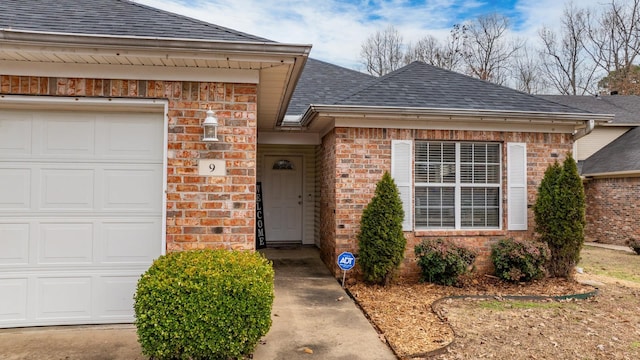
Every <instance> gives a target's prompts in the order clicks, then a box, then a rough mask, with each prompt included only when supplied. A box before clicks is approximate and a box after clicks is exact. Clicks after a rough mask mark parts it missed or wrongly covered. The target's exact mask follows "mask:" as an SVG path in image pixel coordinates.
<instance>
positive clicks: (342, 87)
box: [287, 58, 376, 115]
mask: <svg viewBox="0 0 640 360" xmlns="http://www.w3.org/2000/svg"><path fill="white" fill-rule="evenodd" d="M375 79H376V77H374V76H372V75H369V74H365V73H361V72H359V71H355V70H351V69H347V68H343V67H341V66H338V65H333V64H329V63H326V62H324V61H320V60H315V59H312V58H309V59H308V60H307V64H306V65H305V67H304V70H302V75H301V76H300V80H298V85H297V86H296V90H295V91H294V93H293V96H292V97H291V102H290V103H289V108H288V109H287V115H300V114H302V113H304V112H305V111H306V110H307V108H308V107H309V105H310V104H323V105H327V104H333V103H335V102H336V101H338V100H340V99H341V98H343V97H344V96H345V95H347V94H348V93H350V92H351V91H353V89H355V88H358V87H360V86H362V85H363V84H366V83H369V82H371V81H373V80H375Z"/></svg>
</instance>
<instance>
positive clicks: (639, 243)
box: [627, 239, 640, 255]
mask: <svg viewBox="0 0 640 360" xmlns="http://www.w3.org/2000/svg"><path fill="white" fill-rule="evenodd" d="M627 245H628V246H629V247H630V248H631V250H633V251H634V252H635V253H636V254H638V255H640V240H638V239H629V240H628V241H627Z"/></svg>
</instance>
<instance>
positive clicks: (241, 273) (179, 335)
mask: <svg viewBox="0 0 640 360" xmlns="http://www.w3.org/2000/svg"><path fill="white" fill-rule="evenodd" d="M273 277H274V272H273V267H272V265H271V262H270V261H269V260H267V259H265V258H264V257H263V256H262V255H261V254H259V253H257V252H240V251H227V250H197V251H184V252H176V253H170V254H168V255H165V256H161V257H160V258H158V259H157V260H156V261H154V262H153V264H152V265H151V267H150V268H149V269H148V270H147V272H145V273H144V274H143V275H142V277H141V278H140V280H139V281H138V287H137V291H136V294H135V304H134V309H135V315H136V320H135V325H136V327H137V333H138V341H139V342H140V345H141V346H142V352H143V353H144V354H145V355H147V356H149V357H151V358H153V359H224V360H227V359H234V358H241V357H243V356H244V355H247V354H250V353H251V352H252V351H253V350H254V348H255V346H256V345H257V343H258V341H259V340H260V338H261V337H262V336H264V335H265V334H266V333H267V331H268V330H269V328H270V327H271V306H272V304H273Z"/></svg>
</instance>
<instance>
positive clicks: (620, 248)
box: [584, 242, 634, 253]
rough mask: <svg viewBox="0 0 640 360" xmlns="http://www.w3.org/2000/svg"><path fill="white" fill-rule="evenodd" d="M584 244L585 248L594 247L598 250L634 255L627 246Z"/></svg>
mask: <svg viewBox="0 0 640 360" xmlns="http://www.w3.org/2000/svg"><path fill="white" fill-rule="evenodd" d="M584 244H585V245H586V246H594V247H599V248H603V249H609V250H617V251H624V252H628V253H634V252H633V250H631V248H630V247H628V246H621V245H612V244H602V243H597V242H585V243H584Z"/></svg>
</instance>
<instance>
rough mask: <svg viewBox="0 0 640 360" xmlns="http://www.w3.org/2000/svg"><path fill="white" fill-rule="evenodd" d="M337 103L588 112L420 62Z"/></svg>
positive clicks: (388, 75) (379, 79) (385, 77)
mask: <svg viewBox="0 0 640 360" xmlns="http://www.w3.org/2000/svg"><path fill="white" fill-rule="evenodd" d="M335 104H337V105H359V106H380V107H407V108H439V109H463V110H498V111H531V112H558V113H589V112H588V111H584V110H580V109H576V108H572V107H570V106H566V105H562V104H558V103H555V102H552V101H548V100H545V99H542V98H539V97H536V96H533V95H530V94H526V93H523V92H520V91H517V90H514V89H510V88H507V87H504V86H499V85H496V84H493V83H489V82H486V81H482V80H479V79H476V78H472V77H469V76H466V75H462V74H459V73H456V72H453V71H448V70H444V69H441V68H438V67H435V66H432V65H428V64H425V63H423V62H419V61H416V62H413V63H411V64H409V65H407V66H405V67H403V68H401V69H398V70H396V71H394V72H392V73H389V74H387V75H385V76H382V77H380V78H378V79H376V80H375V81H372V82H370V83H368V84H365V85H364V86H362V87H361V88H360V89H358V90H357V91H355V92H354V93H352V94H350V95H349V96H347V97H345V98H343V99H341V100H339V101H338V102H336V103H335Z"/></svg>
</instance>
